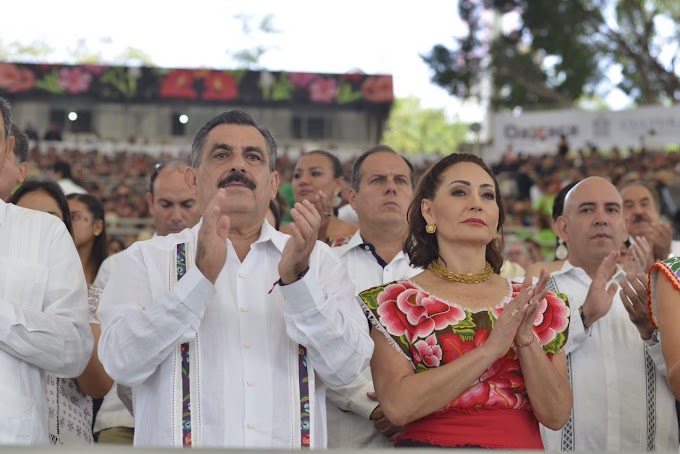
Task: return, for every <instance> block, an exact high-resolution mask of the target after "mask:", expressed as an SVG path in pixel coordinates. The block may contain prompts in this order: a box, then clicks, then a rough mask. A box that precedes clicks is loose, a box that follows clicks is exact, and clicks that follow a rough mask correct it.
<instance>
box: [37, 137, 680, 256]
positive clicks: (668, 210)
mask: <svg viewBox="0 0 680 454" xmlns="http://www.w3.org/2000/svg"><path fill="white" fill-rule="evenodd" d="M559 148H560V147H557V146H556V149H555V153H552V154H544V155H530V154H526V153H522V152H513V151H509V152H506V153H505V154H504V155H503V157H502V158H501V160H500V161H499V162H496V163H490V164H491V166H492V168H493V171H494V172H495V173H496V175H497V178H498V181H499V184H500V186H501V188H502V191H503V194H504V197H505V209H506V222H505V226H506V227H505V231H506V234H509V235H510V236H516V237H518V238H520V239H529V240H532V241H533V242H534V243H535V244H538V245H539V246H540V247H542V249H543V251H542V252H543V257H544V258H547V259H550V258H552V257H553V254H554V249H555V244H556V237H555V235H554V233H553V231H552V228H551V224H552V220H551V211H552V204H553V200H554V198H555V195H556V194H557V193H558V192H559V191H560V189H561V188H563V187H564V186H566V185H567V184H569V183H571V182H574V181H578V180H580V179H583V178H585V177H588V176H602V177H605V178H608V179H610V180H611V181H612V182H613V183H614V184H615V185H616V186H617V187H619V188H621V187H623V186H624V185H625V184H626V183H628V182H631V181H646V182H649V183H651V184H652V185H654V186H656V187H657V188H658V189H659V190H660V194H661V196H662V214H663V215H664V216H665V217H666V218H667V220H669V221H670V222H672V223H673V225H674V227H675V229H674V230H675V231H677V232H680V229H679V228H678V226H679V225H678V224H679V223H678V219H676V214H677V213H678V209H677V208H678V207H677V206H676V204H677V203H680V197H679V198H678V199H676V194H678V192H679V191H676V188H680V172H679V171H680V153H667V152H661V151H651V150H646V149H644V148H632V147H631V148H627V149H619V148H617V147H614V148H613V149H612V150H610V151H608V152H602V151H600V150H598V149H596V148H590V149H587V150H583V149H580V150H574V149H571V150H569V151H568V152H566V153H565V152H564V150H559ZM561 148H564V146H562V145H561ZM360 151H361V150H357V152H360ZM560 151H561V152H560ZM303 152H304V151H303ZM296 154H297V153H296ZM178 158H179V159H186V160H188V158H189V152H188V151H187V152H186V154H184V155H180V156H177V155H176V154H175V153H170V152H168V153H161V154H160V155H152V154H150V153H144V152H141V151H137V150H134V151H123V152H118V153H113V154H112V153H103V152H101V151H100V150H98V149H97V147H96V145H91V146H90V147H89V148H88V149H86V150H83V149H82V148H81V149H70V148H64V147H59V148H57V147H55V146H53V145H52V144H50V142H39V141H31V148H30V153H29V164H30V173H29V176H34V177H42V176H51V175H50V170H51V169H53V168H55V165H57V164H58V163H64V162H65V163H68V164H69V165H70V171H71V178H72V180H73V182H75V183H76V184H77V185H79V186H81V187H82V188H84V189H85V190H86V191H87V192H89V193H90V194H92V195H94V196H95V197H98V198H99V199H100V200H102V202H103V204H104V207H105V211H106V220H107V224H108V225H109V228H110V230H111V233H112V235H111V241H112V243H115V245H112V247H115V248H116V249H117V250H118V249H120V248H121V247H126V246H128V245H130V244H131V243H132V242H134V241H136V240H138V239H145V238H148V237H150V236H151V235H152V234H153V231H152V230H151V227H150V223H149V222H148V216H149V213H148V207H147V204H146V201H145V198H144V194H145V192H146V191H147V190H148V182H149V175H150V174H151V172H152V170H153V167H154V165H155V164H156V163H158V162H166V161H169V160H171V159H178ZM438 158H439V156H434V157H433V158H432V159H430V160H428V159H425V160H423V161H422V162H421V163H420V164H418V163H416V165H415V167H416V173H417V175H420V174H422V173H423V172H424V171H425V170H426V169H427V168H428V167H429V165H430V164H431V162H435V161H436V160H437V159H438ZM352 163H353V160H352V159H350V160H345V161H344V162H343V168H344V170H345V178H346V180H347V181H349V180H350V172H351V167H352ZM294 165H295V160H294V159H292V158H291V157H290V155H289V154H288V153H281V154H280V156H279V159H278V161H277V169H278V171H279V172H280V174H281V187H280V191H279V192H280V197H279V204H280V205H281V208H282V210H281V211H282V212H283V218H282V219H283V224H284V225H285V223H286V222H287V221H288V220H289V218H288V217H287V216H286V212H287V208H288V206H289V205H290V203H291V202H292V189H291V179H292V173H293V168H294ZM57 167H58V165H57ZM345 192H346V191H345ZM344 195H345V193H343V197H344ZM679 195H680V194H679Z"/></svg>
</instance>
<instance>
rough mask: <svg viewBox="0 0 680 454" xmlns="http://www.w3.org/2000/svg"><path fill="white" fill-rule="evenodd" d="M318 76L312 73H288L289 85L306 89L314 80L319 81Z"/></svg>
mask: <svg viewBox="0 0 680 454" xmlns="http://www.w3.org/2000/svg"><path fill="white" fill-rule="evenodd" d="M319 78H320V76H319V75H318V74H312V73H290V74H288V80H289V81H290V83H291V84H293V85H294V86H296V87H298V88H304V89H306V88H307V87H309V85H310V84H311V83H312V82H314V81H315V80H316V79H319Z"/></svg>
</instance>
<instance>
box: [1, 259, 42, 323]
mask: <svg viewBox="0 0 680 454" xmlns="http://www.w3.org/2000/svg"><path fill="white" fill-rule="evenodd" d="M48 276H49V269H48V268H47V267H46V266H45V265H42V264H39V263H31V262H26V261H23V260H17V259H14V258H13V259H12V260H10V259H8V258H6V257H0V299H2V300H3V301H4V302H5V303H9V304H11V305H13V306H14V307H16V308H21V309H29V310H36V311H41V310H42V309H43V302H44V301H45V292H46V290H47V279H48Z"/></svg>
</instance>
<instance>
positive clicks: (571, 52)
mask: <svg viewBox="0 0 680 454" xmlns="http://www.w3.org/2000/svg"><path fill="white" fill-rule="evenodd" d="M458 8H459V15H460V17H461V19H462V20H463V21H464V22H465V23H466V25H467V29H468V30H467V33H465V34H464V36H461V37H458V38H455V39H454V43H453V46H451V47H450V48H449V47H446V46H444V45H441V44H438V45H436V46H434V47H433V49H432V50H431V51H430V52H429V53H428V54H427V55H425V56H423V59H424V60H425V61H426V62H427V63H428V64H429V65H430V67H431V68H432V70H433V72H434V75H433V78H432V80H433V81H434V82H435V83H436V84H437V85H439V86H442V87H444V88H446V89H447V90H448V91H449V92H450V93H451V94H452V95H454V96H457V97H460V98H475V97H476V98H479V99H482V98H485V97H488V98H489V100H490V103H491V106H492V108H499V107H514V106H523V107H525V108H527V107H528V108H531V107H537V108H545V107H566V106H572V105H574V103H575V102H577V101H578V100H579V99H580V98H581V97H583V96H586V97H591V96H594V95H600V96H601V95H603V94H606V91H608V90H611V89H612V88H613V87H616V88H619V89H621V90H622V91H623V92H625V93H626V94H627V95H629V96H630V97H631V98H632V99H633V100H634V101H635V102H637V103H640V104H651V103H658V102H665V103H668V102H677V101H680V77H679V74H680V72H679V68H678V67H677V66H676V59H677V57H678V55H679V54H680V50H679V48H678V44H677V43H678V40H679V39H680V2H678V1H677V0H548V1H543V0H482V1H475V0H460V1H459V4H458ZM513 18H515V22H516V24H515V27H509V28H504V27H502V26H501V24H502V21H503V20H506V21H508V20H509V21H510V22H512V19H513ZM612 70H614V71H618V72H620V80H617V81H613V80H611V79H610V77H611V74H612ZM486 79H491V81H492V83H491V84H486V85H487V86H488V85H490V87H491V88H490V90H489V92H488V93H485V92H484V90H483V88H482V87H484V86H485V84H484V81H485V80H486Z"/></svg>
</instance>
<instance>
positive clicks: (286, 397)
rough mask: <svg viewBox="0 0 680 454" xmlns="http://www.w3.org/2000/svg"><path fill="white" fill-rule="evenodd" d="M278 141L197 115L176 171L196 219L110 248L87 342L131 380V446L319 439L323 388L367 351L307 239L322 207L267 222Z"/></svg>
mask: <svg viewBox="0 0 680 454" xmlns="http://www.w3.org/2000/svg"><path fill="white" fill-rule="evenodd" d="M275 160H276V143H275V142H274V139H273V137H272V135H271V133H270V132H269V130H268V129H266V128H265V127H263V126H261V125H259V124H257V123H256V122H255V121H254V120H253V118H252V117H251V116H250V115H248V114H247V113H245V112H241V111H231V112H224V113H222V114H220V115H218V116H216V117H215V118H213V119H211V120H210V121H208V122H207V123H206V124H205V125H204V126H203V127H202V128H201V129H200V130H199V132H198V133H197V135H196V137H195V139H194V142H193V145H192V166H191V167H190V168H189V169H188V171H187V173H186V179H187V183H188V184H189V186H190V187H191V188H193V189H195V190H196V193H197V200H198V205H199V210H200V211H201V214H202V218H201V221H200V222H199V224H198V225H196V226H195V227H193V228H192V229H185V230H183V231H182V232H180V233H178V234H171V235H168V236H165V237H156V238H154V239H152V240H149V241H143V242H138V243H135V244H134V245H132V246H131V247H130V248H128V249H127V250H125V251H123V252H122V253H121V255H122V257H121V259H120V260H117V261H116V262H115V263H114V266H115V267H116V268H115V269H114V270H113V271H112V273H111V279H110V281H109V283H108V284H107V286H106V288H105V290H104V293H103V295H102V302H101V305H100V308H99V312H100V314H99V315H100V320H101V323H102V336H101V341H100V344H99V354H100V358H101V360H102V364H104V367H105V368H106V370H107V372H108V373H109V374H110V376H111V377H112V378H114V379H115V380H116V381H117V382H119V383H121V384H123V385H127V386H131V387H132V391H133V408H134V414H135V424H136V427H135V440H134V444H135V445H136V446H177V447H182V446H184V447H189V446H197V447H198V446H201V447H202V446H209V447H238V448H260V449H263V448H269V449H271V448H278V449H299V448H315V447H316V448H324V447H325V446H326V417H325V399H326V387H327V386H341V385H345V384H348V383H350V382H352V381H353V380H354V379H355V378H356V377H357V376H358V375H359V374H360V373H361V371H362V370H363V369H364V368H365V367H366V365H367V364H368V361H369V359H370V357H371V354H372V351H373V343H372V341H371V339H370V337H369V334H368V326H367V323H366V319H365V317H364V316H363V313H362V311H361V309H360V308H359V306H358V305H357V304H356V302H355V300H354V287H353V286H348V285H347V282H349V277H348V275H347V271H346V269H345V267H344V266H343V265H342V263H341V262H340V260H339V259H338V258H337V257H336V256H335V254H334V253H333V252H332V251H331V249H330V248H329V247H328V246H327V245H326V244H324V243H321V242H318V241H316V238H317V236H318V229H319V225H320V222H321V216H320V215H319V213H318V212H317V211H316V209H315V208H314V205H313V204H311V203H310V202H308V201H305V202H303V203H297V204H295V206H294V207H293V209H292V210H291V215H292V217H293V220H294V223H293V224H292V228H291V232H292V233H291V235H286V234H283V233H280V232H278V231H277V230H275V229H274V228H273V227H272V226H271V225H269V223H268V222H266V221H265V215H266V213H267V210H268V208H269V202H270V200H272V199H273V198H274V197H276V193H277V189H278V185H279V175H278V173H277V172H276V171H275V170H274V163H275Z"/></svg>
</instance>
